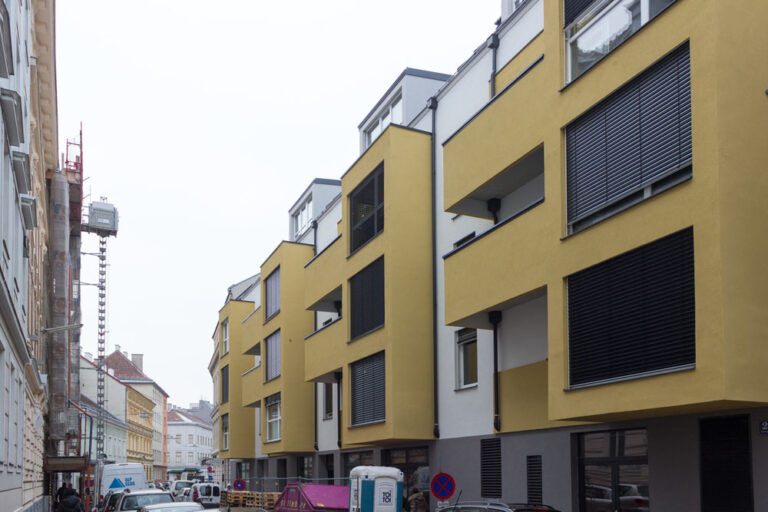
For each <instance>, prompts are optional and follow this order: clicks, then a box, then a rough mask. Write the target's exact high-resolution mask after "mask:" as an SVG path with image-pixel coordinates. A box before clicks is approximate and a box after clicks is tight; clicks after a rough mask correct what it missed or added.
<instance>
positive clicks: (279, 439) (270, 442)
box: [264, 437, 282, 444]
mask: <svg viewBox="0 0 768 512" xmlns="http://www.w3.org/2000/svg"><path fill="white" fill-rule="evenodd" d="M280 441H282V438H280V437H278V438H277V439H270V440H269V441H264V444H272V443H279V442H280Z"/></svg>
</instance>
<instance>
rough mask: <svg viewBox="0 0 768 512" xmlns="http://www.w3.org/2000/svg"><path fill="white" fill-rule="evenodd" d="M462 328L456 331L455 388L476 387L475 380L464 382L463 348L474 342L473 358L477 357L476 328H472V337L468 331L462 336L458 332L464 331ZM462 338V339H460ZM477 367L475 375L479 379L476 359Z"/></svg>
mask: <svg viewBox="0 0 768 512" xmlns="http://www.w3.org/2000/svg"><path fill="white" fill-rule="evenodd" d="M464 331H465V330H464V329H461V330H458V331H456V334H455V336H456V389H468V388H474V387H477V380H475V382H465V378H466V375H464V357H465V352H464V350H465V348H466V347H467V346H468V345H470V344H473V343H474V344H475V359H477V348H478V345H477V330H474V331H475V332H474V337H470V335H469V333H467V335H465V336H462V335H461V334H460V333H462V332H464ZM462 338H463V339H462ZM476 364H477V366H478V368H475V375H476V377H477V379H478V380H479V375H477V374H478V373H479V371H478V370H479V363H478V362H477V361H476Z"/></svg>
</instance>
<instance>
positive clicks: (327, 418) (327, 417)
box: [323, 416, 333, 421]
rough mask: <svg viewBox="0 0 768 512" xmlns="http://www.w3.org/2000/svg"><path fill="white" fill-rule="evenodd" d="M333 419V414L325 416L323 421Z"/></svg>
mask: <svg viewBox="0 0 768 512" xmlns="http://www.w3.org/2000/svg"><path fill="white" fill-rule="evenodd" d="M332 419H333V416H324V417H323V421H331V420H332Z"/></svg>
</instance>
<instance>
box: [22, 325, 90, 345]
mask: <svg viewBox="0 0 768 512" xmlns="http://www.w3.org/2000/svg"><path fill="white" fill-rule="evenodd" d="M82 326H83V324H70V325H60V326H58V327H44V328H42V329H39V330H38V331H37V332H36V333H35V334H32V335H31V336H30V337H29V339H30V340H32V341H35V342H37V341H40V335H41V334H56V333H57V332H64V331H74V330H75V329H80V328H81V327H82Z"/></svg>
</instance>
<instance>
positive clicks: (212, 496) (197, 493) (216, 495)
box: [189, 483, 221, 507]
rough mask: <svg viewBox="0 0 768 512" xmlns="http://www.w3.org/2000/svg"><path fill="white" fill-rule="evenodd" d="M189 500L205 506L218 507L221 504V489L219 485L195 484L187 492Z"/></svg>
mask: <svg viewBox="0 0 768 512" xmlns="http://www.w3.org/2000/svg"><path fill="white" fill-rule="evenodd" d="M189 494H190V499H191V500H192V501H194V502H197V503H200V504H201V505H203V506H204V507H205V506H214V507H218V506H219V504H220V503H221V487H219V484H214V483H205V484H195V485H193V486H192V489H191V490H190V491H189Z"/></svg>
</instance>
